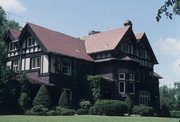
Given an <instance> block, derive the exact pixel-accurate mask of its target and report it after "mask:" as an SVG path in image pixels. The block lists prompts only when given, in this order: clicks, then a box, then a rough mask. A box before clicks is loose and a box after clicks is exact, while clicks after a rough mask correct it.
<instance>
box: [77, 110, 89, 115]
mask: <svg viewBox="0 0 180 122" xmlns="http://www.w3.org/2000/svg"><path fill="white" fill-rule="evenodd" d="M76 114H77V115H87V114H88V111H87V110H86V109H78V110H77V111H76Z"/></svg>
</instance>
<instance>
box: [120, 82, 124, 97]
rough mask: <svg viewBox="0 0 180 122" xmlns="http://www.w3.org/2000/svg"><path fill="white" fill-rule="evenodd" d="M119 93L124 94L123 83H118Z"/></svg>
mask: <svg viewBox="0 0 180 122" xmlns="http://www.w3.org/2000/svg"><path fill="white" fill-rule="evenodd" d="M119 93H120V94H124V93H125V82H119Z"/></svg>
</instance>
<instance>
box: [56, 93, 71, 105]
mask: <svg viewBox="0 0 180 122" xmlns="http://www.w3.org/2000/svg"><path fill="white" fill-rule="evenodd" d="M58 105H59V106H61V107H63V108H70V96H69V95H68V93H67V91H66V90H64V91H63V92H62V94H61V96H60V98H59V102H58Z"/></svg>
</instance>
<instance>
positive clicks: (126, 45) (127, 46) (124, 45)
mask: <svg viewBox="0 0 180 122" xmlns="http://www.w3.org/2000/svg"><path fill="white" fill-rule="evenodd" d="M129 50H130V49H129V45H128V44H127V43H124V44H123V51H124V52H126V53H129Z"/></svg>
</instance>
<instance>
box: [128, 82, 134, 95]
mask: <svg viewBox="0 0 180 122" xmlns="http://www.w3.org/2000/svg"><path fill="white" fill-rule="evenodd" d="M134 93H135V84H134V83H131V82H130V83H129V94H134Z"/></svg>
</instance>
